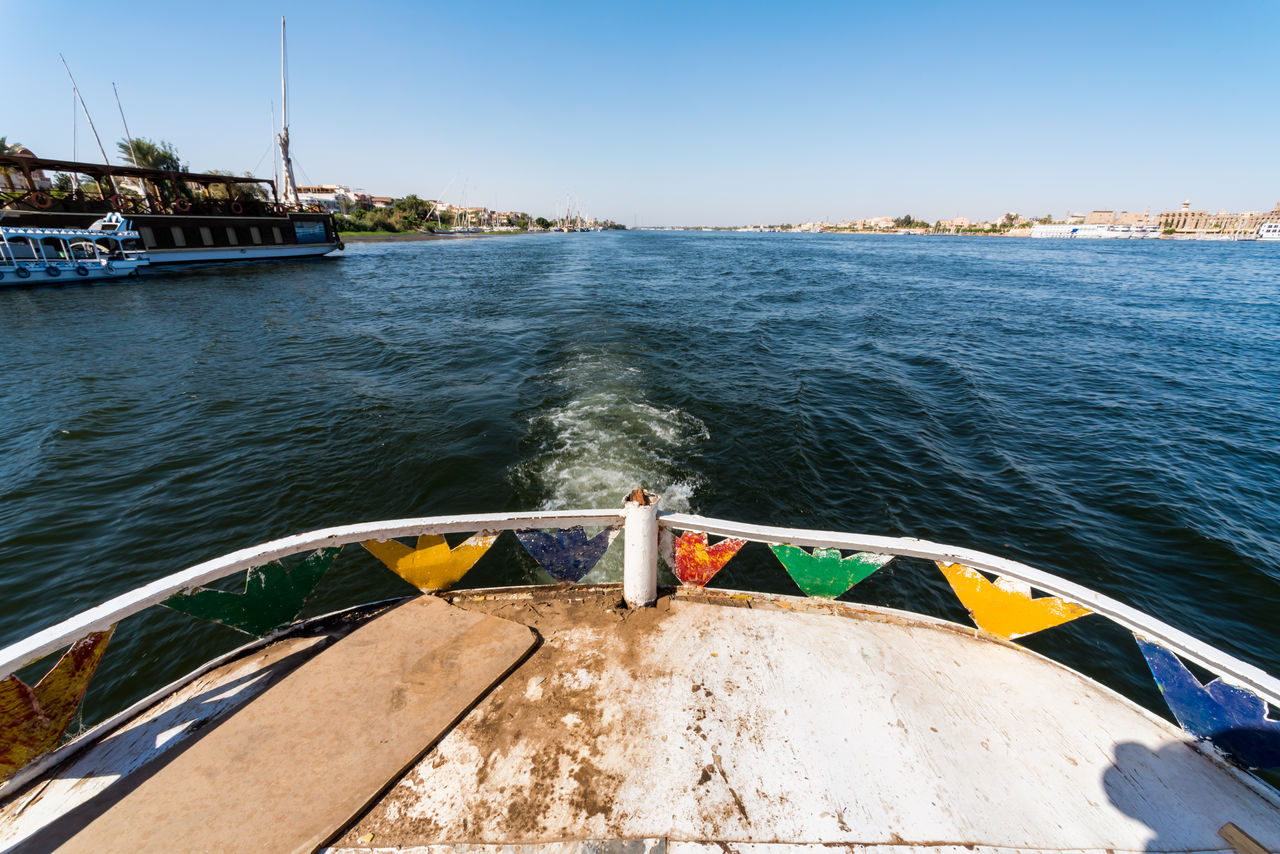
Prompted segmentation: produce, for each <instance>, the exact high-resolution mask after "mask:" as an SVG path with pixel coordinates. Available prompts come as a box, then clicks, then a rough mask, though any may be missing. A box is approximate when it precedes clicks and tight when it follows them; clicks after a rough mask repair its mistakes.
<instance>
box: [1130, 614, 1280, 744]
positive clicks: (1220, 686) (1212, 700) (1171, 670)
mask: <svg viewBox="0 0 1280 854" xmlns="http://www.w3.org/2000/svg"><path fill="white" fill-rule="evenodd" d="M1134 640H1136V641H1137V642H1138V648H1139V649H1140V650H1142V655H1143V657H1144V658H1146V660H1147V666H1148V667H1150V668H1151V675H1152V676H1154V677H1155V679H1156V685H1158V686H1159V687H1160V693H1161V694H1163V695H1164V700H1165V702H1166V703H1168V704H1169V710H1170V711H1172V712H1173V716H1174V717H1176V718H1177V719H1178V723H1180V724H1182V728H1183V729H1185V730H1186V731H1187V732H1189V733H1191V734H1192V735H1194V736H1195V737H1196V738H1202V739H1205V740H1207V741H1209V742H1212V743H1213V745H1214V746H1215V747H1217V748H1218V749H1220V750H1221V751H1222V752H1223V753H1226V754H1227V755H1229V756H1231V757H1233V758H1235V759H1236V760H1238V761H1240V762H1242V763H1244V764H1245V765H1248V766H1249V767H1251V768H1280V721H1277V720H1274V719H1273V718H1270V717H1268V716H1267V703H1266V701H1265V700H1263V699H1262V698H1261V697H1259V696H1258V695H1256V694H1254V693H1253V692H1251V691H1246V690H1245V689H1244V688H1237V687H1236V686H1234V685H1228V684H1227V683H1225V682H1223V681H1222V680H1221V679H1215V680H1213V681H1212V682H1210V683H1209V684H1208V685H1201V684H1200V681H1199V680H1198V679H1196V677H1195V676H1194V675H1193V674H1192V673H1191V671H1190V670H1188V669H1187V666H1186V665H1185V664H1183V663H1182V662H1181V661H1180V660H1179V659H1178V657H1177V656H1176V655H1174V654H1173V653H1172V652H1170V651H1169V650H1167V649H1165V648H1164V647H1162V646H1161V645H1160V644H1158V643H1154V642H1152V641H1149V640H1147V639H1146V638H1143V637H1139V636H1138V635H1134Z"/></svg>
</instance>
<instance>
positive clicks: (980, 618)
mask: <svg viewBox="0 0 1280 854" xmlns="http://www.w3.org/2000/svg"><path fill="white" fill-rule="evenodd" d="M936 563H937V564H938V569H940V570H942V574H943V575H945V576H946V578H947V581H948V582H949V583H950V584H951V589H952V590H954V591H955V592H956V596H957V598H959V599H960V603H961V604H962V605H964V606H965V607H966V608H968V609H969V615H970V616H971V617H973V622H974V624H975V625H977V627H978V628H980V629H982V630H983V631H984V632H990V633H991V634H993V635H999V636H1000V637H1002V638H1007V639H1009V640H1013V639H1014V638H1020V637H1024V636H1025V635H1031V634H1035V633H1036V632H1039V631H1043V630H1044V629H1051V628H1053V627H1054V626H1060V625H1062V624H1063V623H1069V622H1071V621H1072V620H1074V619H1077V618H1078V617H1083V616H1085V615H1086V614H1092V613H1093V612H1092V611H1090V610H1089V609H1088V608H1085V607H1083V606H1082V605H1077V604H1075V603H1074V602H1068V601H1066V600H1065V599H1059V598H1058V597H1056V596H1044V597H1041V598H1040V599H1032V598H1031V595H1030V593H1029V592H1024V590H1020V589H1018V586H1017V585H1013V584H1008V583H1006V584H1001V583H999V582H991V581H988V580H987V579H986V577H985V576H984V575H983V574H982V573H980V572H978V571H977V570H976V569H970V568H969V567H967V566H962V565H960V564H958V563H951V564H947V563H943V562H942V561H936Z"/></svg>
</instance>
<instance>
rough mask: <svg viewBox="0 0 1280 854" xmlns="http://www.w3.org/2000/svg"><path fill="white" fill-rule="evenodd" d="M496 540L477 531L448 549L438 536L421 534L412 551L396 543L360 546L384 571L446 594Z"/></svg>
mask: <svg viewBox="0 0 1280 854" xmlns="http://www.w3.org/2000/svg"><path fill="white" fill-rule="evenodd" d="M496 539H498V535H497V534H490V533H488V532H485V531H481V532H480V533H478V534H474V535H473V536H471V537H469V538H467V539H466V540H464V541H463V542H461V543H459V544H458V545H457V546H455V547H454V548H452V549H450V548H449V544H448V543H447V542H445V539H444V537H442V536H440V535H439V534H423V535H422V536H420V537H418V544H417V546H416V547H414V548H409V547H408V546H406V545H405V544H404V543H401V542H399V541H397V540H385V541H378V540H368V541H366V542H364V543H361V545H362V546H364V547H365V548H366V549H368V550H369V551H370V552H372V553H373V556H374V557H376V558H377V559H378V560H380V561H382V562H383V563H384V564H385V565H386V567H387V569H390V570H391V571H392V572H394V573H396V574H397V575H399V576H400V577H401V578H403V579H404V580H405V581H407V582H409V583H410V584H412V585H413V586H414V587H416V588H418V589H419V590H424V591H425V590H446V589H448V588H450V587H452V586H453V585H455V584H457V583H458V582H459V581H460V580H462V576H464V575H466V574H467V572H468V571H469V570H470V569H471V567H473V566H475V562H476V561H478V560H479V559H480V557H481V556H482V555H483V554H484V553H485V552H487V551H488V550H489V547H490V546H492V545H493V543H494V541H495V540H496Z"/></svg>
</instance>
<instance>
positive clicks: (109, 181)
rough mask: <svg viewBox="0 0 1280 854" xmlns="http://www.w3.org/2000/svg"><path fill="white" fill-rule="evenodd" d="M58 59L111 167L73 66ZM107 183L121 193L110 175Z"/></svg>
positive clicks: (104, 158)
mask: <svg viewBox="0 0 1280 854" xmlns="http://www.w3.org/2000/svg"><path fill="white" fill-rule="evenodd" d="M58 59H61V60H62V67H63V68H65V69H67V76H68V77H70V78H71V90H72V91H73V92H75V93H76V98H78V99H79V100H80V107H81V108H82V109H83V110H84V117H85V119H86V120H87V121H88V122H89V130H91V131H93V138H94V139H95V140H97V142H98V151H99V152H100V153H101V154H102V162H103V163H105V164H107V165H108V166H110V165H111V159H110V158H109V157H107V150H106V149H105V148H103V147H102V138H101V137H99V136H98V129H97V128H95V127H94V126H93V116H91V115H89V107H88V106H87V105H86V104H85V102H84V96H83V95H81V94H80V87H79V86H77V85H76V78H75V75H74V74H72V73H71V66H70V65H67V60H66V57H64V56H63V55H62V54H58ZM107 183H108V184H110V185H111V192H113V193H119V192H120V189H119V188H118V187H117V186H116V179H115V178H114V177H113V176H111V175H108V176H107Z"/></svg>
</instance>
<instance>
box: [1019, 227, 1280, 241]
mask: <svg viewBox="0 0 1280 854" xmlns="http://www.w3.org/2000/svg"><path fill="white" fill-rule="evenodd" d="M1031 236H1032V237H1091V238H1095V239H1101V240H1117V239H1118V240H1141V239H1147V238H1154V237H1159V236H1160V228H1159V226H1155V225H1098V224H1093V225H1067V224H1066V223H1049V224H1048V225H1041V224H1036V225H1033V226H1031ZM1278 239H1280V238H1278Z"/></svg>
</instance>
